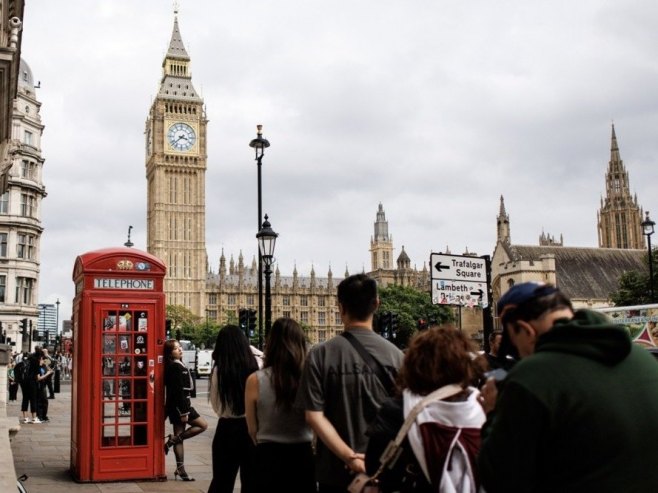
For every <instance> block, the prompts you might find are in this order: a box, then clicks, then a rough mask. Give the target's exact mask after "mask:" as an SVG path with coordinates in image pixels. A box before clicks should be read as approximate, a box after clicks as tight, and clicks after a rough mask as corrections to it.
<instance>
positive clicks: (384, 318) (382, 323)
mask: <svg viewBox="0 0 658 493" xmlns="http://www.w3.org/2000/svg"><path fill="white" fill-rule="evenodd" d="M379 333H380V334H381V336H382V337H383V338H384V339H390V338H391V312H383V313H382V314H381V315H380V317H379Z"/></svg>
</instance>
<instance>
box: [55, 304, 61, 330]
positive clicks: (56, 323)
mask: <svg viewBox="0 0 658 493" xmlns="http://www.w3.org/2000/svg"><path fill="white" fill-rule="evenodd" d="M59 304H60V301H59V298H57V301H56V302H55V305H57V311H56V312H55V340H58V339H57V336H59V335H60V330H59ZM60 340H61V339H60Z"/></svg>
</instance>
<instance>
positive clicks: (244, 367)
mask: <svg viewBox="0 0 658 493" xmlns="http://www.w3.org/2000/svg"><path fill="white" fill-rule="evenodd" d="M212 358H213V368H212V371H211V376H210V384H209V385H210V392H209V394H210V395H209V398H210V403H211V405H212V408H213V410H214V411H215V413H216V414H217V416H218V417H219V420H218V421H217V429H216V430H215V437H214V438H213V441H212V481H211V483H210V487H209V488H208V493H233V487H234V486H235V479H236V477H237V474H238V470H239V471H240V484H241V485H242V491H243V492H244V493H253V492H255V491H257V490H256V488H255V485H254V481H255V479H256V475H257V474H258V472H257V471H256V470H255V469H254V454H255V448H256V447H255V445H254V443H253V441H252V440H251V437H250V436H249V432H248V431H247V420H246V418H245V386H246V381H247V377H248V376H249V375H251V374H252V373H253V372H255V371H257V370H258V363H257V362H256V357H255V356H254V354H253V353H252V351H251V347H250V345H249V340H248V339H247V336H246V335H245V334H244V332H242V330H240V328H239V327H237V326H235V325H226V326H224V327H223V328H222V329H220V331H219V333H218V334H217V340H216V342H215V349H214V350H213V353H212Z"/></svg>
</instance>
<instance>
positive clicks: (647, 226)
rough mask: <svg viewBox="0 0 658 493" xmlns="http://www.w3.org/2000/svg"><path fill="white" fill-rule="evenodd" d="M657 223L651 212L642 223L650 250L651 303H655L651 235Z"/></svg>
mask: <svg viewBox="0 0 658 493" xmlns="http://www.w3.org/2000/svg"><path fill="white" fill-rule="evenodd" d="M655 225H656V223H655V222H653V221H652V220H651V218H650V217H649V211H647V218H646V219H645V220H644V221H642V233H643V234H644V236H646V237H647V245H648V248H649V292H650V293H651V299H650V300H649V301H650V302H651V303H653V302H654V301H655V298H654V296H653V255H652V253H653V252H652V251H651V235H652V234H653V233H654V231H655V230H654V226H655Z"/></svg>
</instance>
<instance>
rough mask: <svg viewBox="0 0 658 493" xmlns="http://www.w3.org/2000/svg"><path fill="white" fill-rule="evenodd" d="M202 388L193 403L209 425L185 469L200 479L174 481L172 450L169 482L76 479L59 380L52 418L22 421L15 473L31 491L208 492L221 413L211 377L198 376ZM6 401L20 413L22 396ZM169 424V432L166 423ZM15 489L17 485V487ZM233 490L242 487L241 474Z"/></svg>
mask: <svg viewBox="0 0 658 493" xmlns="http://www.w3.org/2000/svg"><path fill="white" fill-rule="evenodd" d="M197 385H198V387H199V393H198V395H197V397H196V398H194V399H192V401H193V403H192V405H193V406H194V407H195V408H196V410H197V411H199V413H200V414H201V415H202V416H203V417H204V418H205V419H206V421H208V430H206V432H205V433H202V434H201V435H198V436H196V437H194V438H192V439H190V440H188V441H186V442H185V469H186V470H187V472H188V474H190V476H192V477H194V478H196V481H190V482H183V481H174V474H173V473H174V469H175V468H176V460H175V459H174V454H173V452H170V453H169V455H167V459H166V460H167V462H166V463H167V468H166V470H167V478H168V480H167V481H162V482H156V481H152V482H142V481H140V482H136V481H127V482H121V483H76V482H75V481H73V479H72V478H71V475H70V473H69V465H70V449H71V447H70V443H71V386H70V385H68V382H64V383H63V384H62V385H61V392H60V393H58V394H55V399H51V400H50V401H49V403H50V409H49V410H48V415H49V417H50V422H49V423H43V424H27V425H23V424H22V425H21V430H20V431H19V432H18V434H17V435H16V437H15V438H14V440H13V441H12V443H11V449H12V452H13V455H14V466H15V468H16V475H17V476H21V475H22V474H27V476H28V479H27V481H25V482H24V483H23V484H24V486H25V488H26V489H27V491H28V492H29V493H64V492H67V493H70V492H85V493H86V492H88V493H96V492H104V493H108V492H121V493H141V492H159V493H165V492H172V493H173V492H206V491H208V485H209V484H210V480H211V477H212V457H211V444H212V439H213V436H214V435H215V426H216V424H217V417H216V416H215V414H214V413H213V411H212V408H211V407H210V404H209V403H208V399H207V393H206V392H205V390H206V389H207V385H208V380H207V379H202V380H197ZM18 397H19V400H18V401H16V402H9V403H8V404H7V416H8V417H15V419H16V420H17V421H18V420H19V417H20V416H21V412H20V399H21V393H20V391H19V393H18ZM165 429H166V430H167V433H170V432H171V425H170V424H169V423H168V422H167V424H166V427H165ZM14 491H15V490H14ZM235 491H236V492H237V491H240V488H239V478H238V480H237V481H236V488H235Z"/></svg>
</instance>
